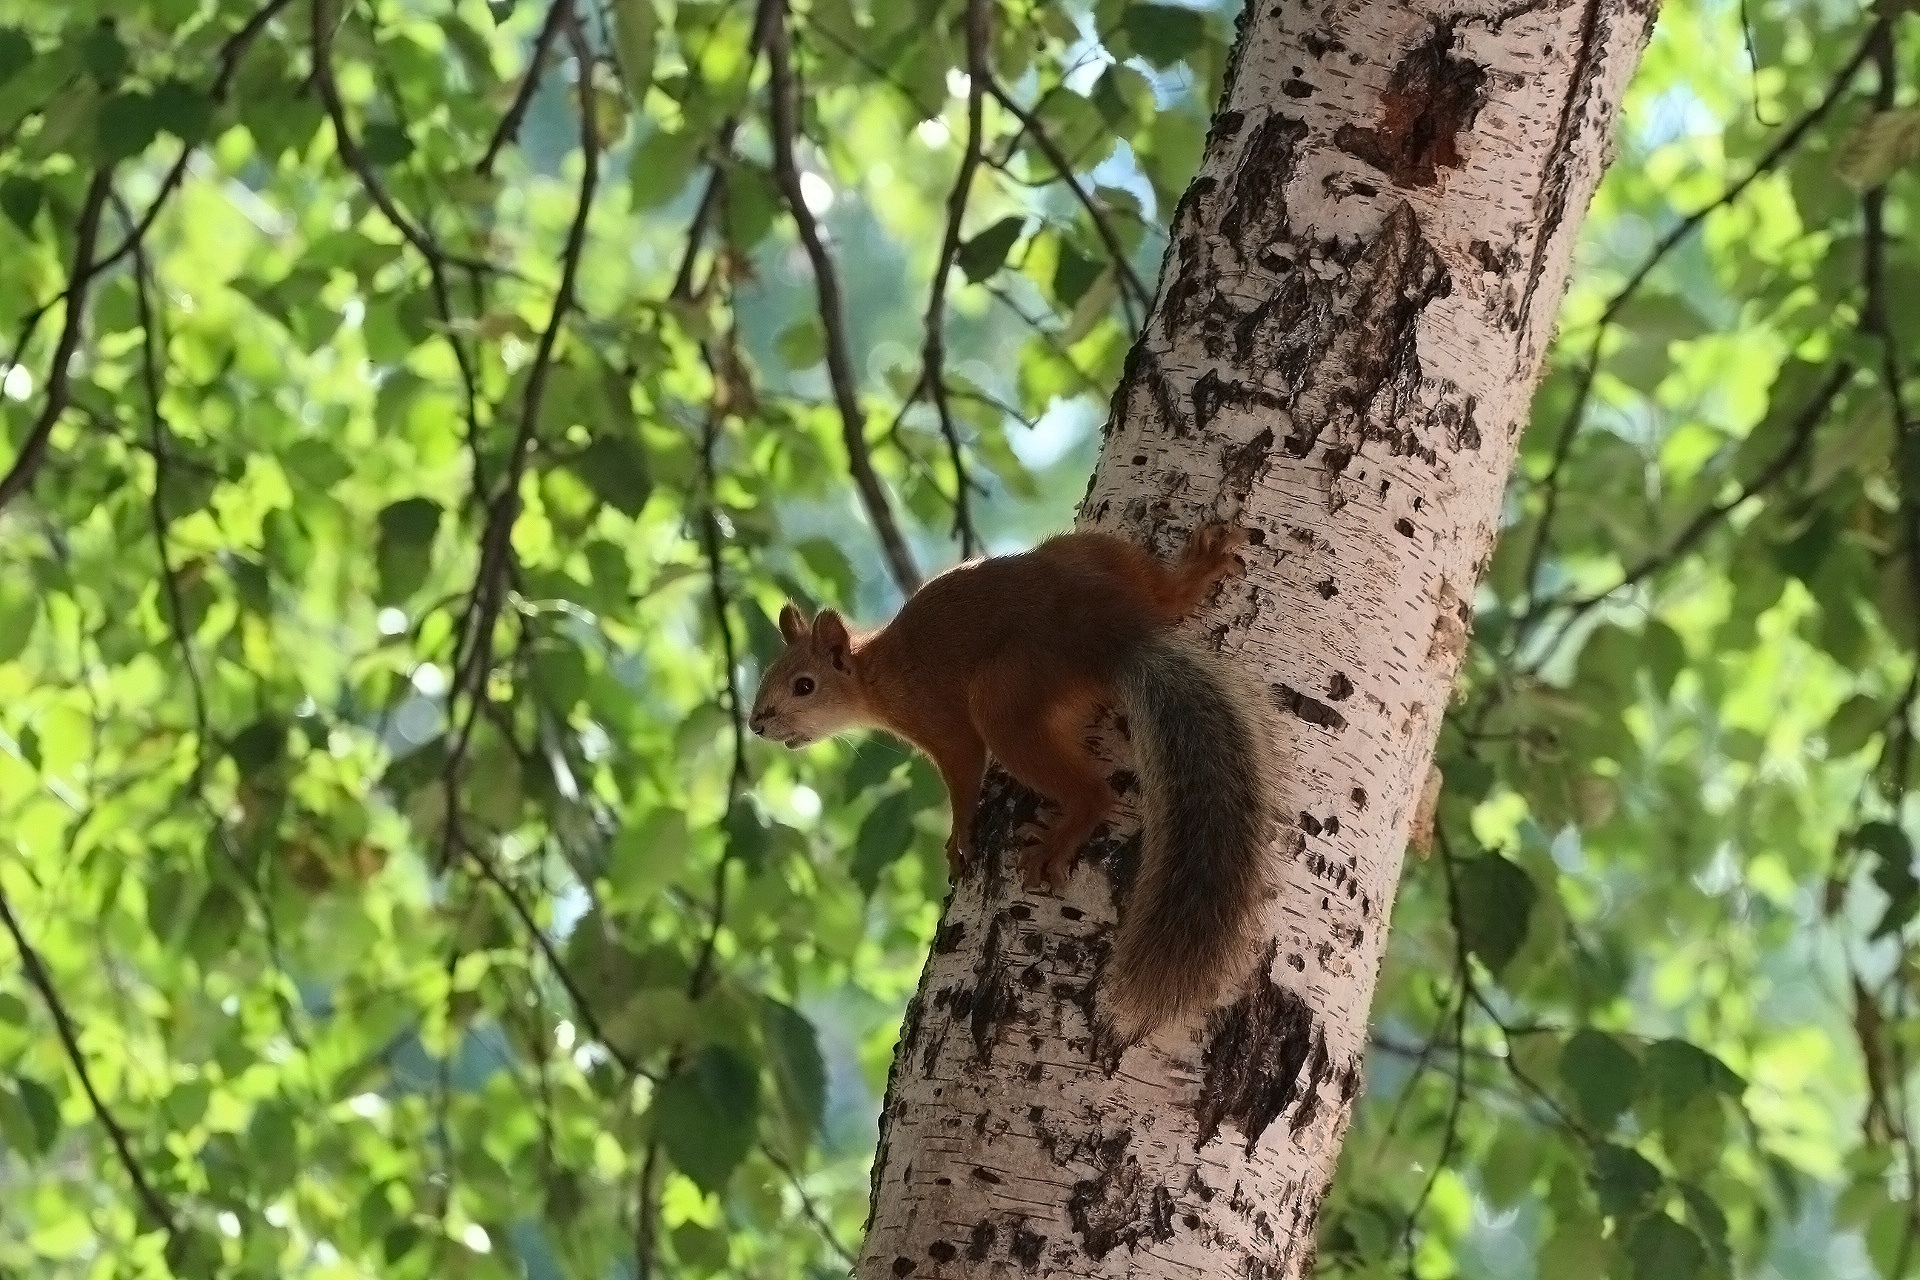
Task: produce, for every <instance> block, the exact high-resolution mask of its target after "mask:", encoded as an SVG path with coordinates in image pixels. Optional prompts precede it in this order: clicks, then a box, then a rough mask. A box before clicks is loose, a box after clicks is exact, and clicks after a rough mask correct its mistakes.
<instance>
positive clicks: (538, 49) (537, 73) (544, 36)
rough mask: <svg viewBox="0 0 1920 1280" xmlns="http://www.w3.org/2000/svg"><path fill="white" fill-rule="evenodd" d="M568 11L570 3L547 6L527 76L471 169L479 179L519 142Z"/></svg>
mask: <svg viewBox="0 0 1920 1280" xmlns="http://www.w3.org/2000/svg"><path fill="white" fill-rule="evenodd" d="M572 11H573V4H572V0H553V4H552V5H550V6H549V7H548V9H547V20H546V21H545V22H543V23H541V24H540V34H538V35H537V36H535V37H534V38H533V51H532V52H531V53H529V54H528V55H527V73H526V75H524V76H522V77H521V78H520V88H519V91H518V92H516V93H515V94H514V95H513V102H512V104H511V105H510V106H508V108H507V113H506V114H505V115H504V116H501V117H500V127H499V128H498V129H495V130H494V132H493V137H492V138H491V139H490V140H489V141H488V142H487V153H486V154H485V155H483V156H481V157H480V163H479V164H477V165H475V166H474V169H475V171H476V172H478V173H479V174H480V175H481V176H482V177H490V176H491V175H492V173H493V162H494V161H495V160H497V159H499V157H500V153H501V152H502V151H504V150H506V147H507V144H508V143H510V142H517V141H518V140H519V138H520V125H521V123H522V122H524V121H525V120H526V118H527V108H528V107H530V106H532V105H533V95H534V94H535V93H537V92H538V91H539V89H540V81H541V79H542V78H543V77H544V75H545V67H544V64H545V63H546V60H547V54H548V53H549V52H551V51H552V49H553V42H554V40H555V39H556V38H557V37H558V36H559V35H560V28H561V27H562V26H563V25H564V24H565V23H566V21H567V17H568V15H569V14H570V13H571V12H572Z"/></svg>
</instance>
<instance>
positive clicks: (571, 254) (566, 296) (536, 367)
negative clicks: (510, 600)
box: [441, 0, 600, 866]
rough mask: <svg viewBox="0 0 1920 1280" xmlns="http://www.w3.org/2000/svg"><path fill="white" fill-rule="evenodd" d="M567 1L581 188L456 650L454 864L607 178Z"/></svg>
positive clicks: (447, 857)
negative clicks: (544, 414) (590, 226)
mask: <svg viewBox="0 0 1920 1280" xmlns="http://www.w3.org/2000/svg"><path fill="white" fill-rule="evenodd" d="M559 2H560V3H562V4H565V5H568V6H569V17H568V20H567V24H566V28H567V39H568V43H569V44H570V45H572V47H573V51H574V56H575V59H576V60H577V61H578V63H579V68H580V71H579V84H580V151H581V172H580V191H579V196H578V202H577V205H576V207H575V209H574V216H573V222H572V225H571V226H569V227H568V229H567V240H566V245H565V248H564V249H563V250H562V252H561V260H560V283H559V286H558V288H557V289H556V290H555V293H554V299H553V313H552V315H551V316H549V317H548V320H547V326H546V328H545V329H544V330H542V332H541V334H540V340H539V343H538V344H537V345H536V346H535V348H534V354H533V362H532V364H531V365H529V366H528V371H527V382H526V389H525V392H524V394H523V396H522V399H521V406H520V425H519V429H518V431H517V432H516V434H515V436H514V441H513V448H512V451H511V452H510V453H509V455H508V459H507V472H506V475H505V476H504V477H503V478H502V479H501V482H500V486H499V488H498V489H497V490H496V491H495V493H494V495H493V497H492V498H491V500H490V501H489V502H488V503H487V520H486V526H485V528H484V529H483V530H482V533H481V538H480V564H479V567H478V568H477V569H476V570H475V572H474V584H473V592H472V594H471V595H470V596H469V598H468V601H467V608H466V612H465V614H464V616H463V618H462V625H461V628H460V641H459V645H458V646H457V647H456V649H455V657H454V682H453V686H452V689H451V691H450V695H449V696H450V697H451V698H458V697H460V696H461V695H463V694H464V695H465V696H466V698H467V703H468V705H467V715H466V719H465V723H464V724H463V725H462V726H461V727H460V728H459V730H458V731H457V732H456V733H455V735H454V740H453V746H452V749H451V750H450V751H449V752H448V753H447V762H446V767H445V770H444V773H443V777H444V778H445V780H446V786H447V818H448V824H447V834H448V840H447V843H446V845H445V846H444V847H443V850H442V855H441V861H442V865H443V866H444V865H446V864H447V863H449V862H451V847H452V845H453V843H454V842H455V836H456V833H457V829H458V825H459V800H458V795H459V789H458V786H457V783H458V779H459V773H460V767H461V765H462V764H463V763H464V762H465V759H466V753H467V748H468V746H469V745H470V744H471V742H472V738H473V729H474V724H475V721H476V719H477V718H478V714H479V705H480V703H481V701H482V700H483V699H484V698H485V697H486V685H487V677H488V675H489V673H490V672H491V670H492V666H493V630H494V626H495V625H496V624H497V622H498V621H499V617H500V609H501V606H502V604H503V603H504V601H505V598H506V592H507V586H508V582H507V580H508V578H509V577H510V576H511V575H512V572H513V570H514V567H515V566H514V559H513V526H514V522H515V521H516V520H517V519H518V518H519V515H520V483H521V480H522V479H523V478H524V477H525V475H526V470H527V463H528V460H529V458H530V457H531V455H532V451H533V444H534V442H535V440H536V439H537V438H538V429H539V423H540V409H541V405H542V403H543V401H544V400H545V397H546V390H547V383H548V381H549V379H550V378H551V376H552V373H553V358H554V350H555V348H556V346H557V345H558V343H559V340H560V332H561V330H562V328H564V327H565V325H566V321H567V314H568V312H570V311H571V310H572V309H573V307H574V291H575V287H576V285H577V283H578V281H579V275H580V259H581V257H582V256H583V254H584V253H585V251H586V244H587V222H588V218H589V215H590V214H591V213H592V211H593V196H594V191H595V189H596V187H597V186H598V183H599V179H600V137H599V128H598V122H597V121H596V120H595V119H594V109H593V103H592V102H591V100H590V99H589V98H588V95H589V94H590V93H591V92H592V88H593V68H594V57H593V52H592V50H591V49H589V48H588V47H587V44H586V40H585V38H584V37H583V36H582V35H581V33H580V26H579V23H578V21H577V20H575V19H574V18H573V17H572V15H571V8H570V6H571V0H559ZM449 705H451V703H449Z"/></svg>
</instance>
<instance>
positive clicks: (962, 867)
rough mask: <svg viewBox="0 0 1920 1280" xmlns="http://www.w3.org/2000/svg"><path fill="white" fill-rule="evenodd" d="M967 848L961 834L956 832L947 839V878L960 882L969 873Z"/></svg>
mask: <svg viewBox="0 0 1920 1280" xmlns="http://www.w3.org/2000/svg"><path fill="white" fill-rule="evenodd" d="M967 853H968V850H967V846H966V844H965V842H964V841H962V840H961V839H960V833H959V832H957V831H956V832H954V833H953V834H952V835H950V836H948V837H947V876H948V878H949V879H952V880H956V881H957V880H959V879H960V877H961V876H963V875H965V874H966V873H967Z"/></svg>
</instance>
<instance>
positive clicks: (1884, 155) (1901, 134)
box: [1833, 107, 1920, 191]
mask: <svg viewBox="0 0 1920 1280" xmlns="http://www.w3.org/2000/svg"><path fill="white" fill-rule="evenodd" d="M1916 157H1920V108H1914V107H1906V108H1902V109H1899V110H1895V111H1876V112H1874V113H1873V114H1871V115H1869V116H1867V117H1866V118H1865V119H1863V120H1861V121H1860V122H1859V123H1858V124H1856V125H1854V127H1853V129H1852V130H1851V131H1850V132H1849V133H1848V134H1847V136H1846V137H1845V138H1844V139H1842V140H1841V142H1840V149H1839V151H1838V152H1836V153H1835V155H1834V158H1833V172H1834V176H1835V177H1837V178H1839V179H1840V181H1842V182H1844V183H1846V184H1847V185H1848V186H1850V187H1852V188H1853V189H1854V190H1855V191H1868V190H1871V189H1873V188H1874V187H1878V186H1882V185H1884V184H1885V183H1886V181H1887V179H1889V178H1891V177H1893V175H1894V174H1896V173H1898V172H1899V171H1900V170H1901V169H1904V168H1906V167H1907V166H1908V165H1910V164H1912V163H1913V161H1914V159H1915V158H1916Z"/></svg>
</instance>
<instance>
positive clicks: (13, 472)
mask: <svg viewBox="0 0 1920 1280" xmlns="http://www.w3.org/2000/svg"><path fill="white" fill-rule="evenodd" d="M112 190H113V167H112V166H111V165H103V166H101V167H100V168H98V169H95V170H94V171H93V181H92V182H90V183H89V184H88V185H87V195H86V200H85V202H84V203H83V204H82V205H81V206H80V223H79V227H78V229H77V231H76V233H75V236H74V246H73V270H72V272H71V273H70V274H69V275H68V277H67V282H68V283H67V290H66V298H67V317H66V323H65V324H63V325H62V326H61V329H60V340H59V342H57V343H56V344H55V345H54V348H53V363H52V365H51V366H50V367H49V368H48V370H47V402H46V404H44V405H43V406H41V409H40V416H39V417H38V418H37V419H35V420H34V424H33V429H32V430H30V431H29V432H27V438H26V439H25V440H24V441H22V442H21V445H20V455H19V456H18V457H17V458H15V459H14V461H13V466H12V468H11V469H10V470H9V471H8V472H7V474H6V475H5V476H4V477H0V510H4V509H5V508H6V505H7V504H8V503H10V502H12V501H13V500H14V499H15V498H17V497H19V496H20V495H21V494H22V493H24V492H26V491H27V490H28V489H30V488H32V486H33V478H34V476H35V475H36V474H37V473H38V472H39V470H40V464H41V463H43V462H45V461H46V458H47V445H48V442H49V441H50V440H51V439H52V437H53V428H54V426H55V425H56V424H57V423H58V422H59V421H60V415H61V414H62V413H63V412H65V410H66V407H67V400H68V398H69V397H70V396H71V394H72V391H73V382H72V378H73V356H74V352H75V351H77V350H78V349H79V346H80V332H81V330H82V329H84V328H85V327H86V322H87V291H88V287H89V286H90V285H91V283H92V281H93V278H94V277H95V276H96V275H97V274H98V272H97V270H96V269H95V267H94V265H93V250H94V246H95V244H96V243H98V241H99V238H100V213H101V210H102V209H104V208H105V207H106V204H107V196H108V195H109V194H110V193H111V192H112Z"/></svg>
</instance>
